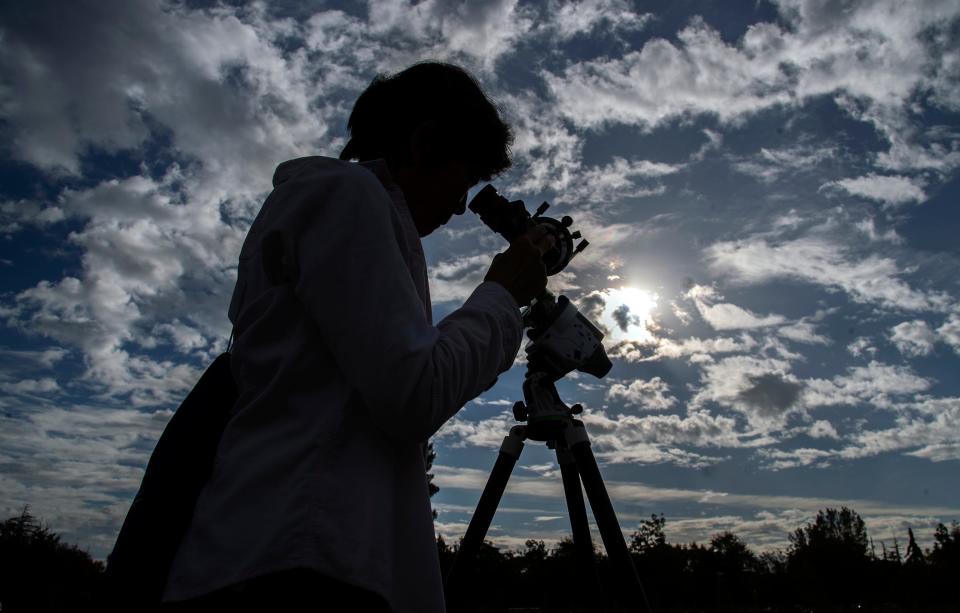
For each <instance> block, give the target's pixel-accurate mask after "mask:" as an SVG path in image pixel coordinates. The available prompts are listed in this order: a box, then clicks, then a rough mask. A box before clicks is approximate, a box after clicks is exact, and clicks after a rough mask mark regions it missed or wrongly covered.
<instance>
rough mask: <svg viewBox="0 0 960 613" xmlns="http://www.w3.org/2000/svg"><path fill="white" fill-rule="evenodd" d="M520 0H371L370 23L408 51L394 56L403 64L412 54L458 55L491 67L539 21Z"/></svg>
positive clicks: (376, 31)
mask: <svg viewBox="0 0 960 613" xmlns="http://www.w3.org/2000/svg"><path fill="white" fill-rule="evenodd" d="M518 5H519V2H518V1H517V0H490V1H488V2H466V3H465V2H456V1H451V0H426V1H424V2H418V3H416V4H415V5H412V6H411V4H410V3H409V2H407V1H406V0H373V1H371V2H369V3H368V4H367V10H368V14H367V21H366V25H367V27H368V28H369V32H370V33H371V34H374V35H375V36H377V37H378V38H380V39H383V40H389V39H392V41H393V42H392V44H391V46H394V47H398V48H399V49H400V50H403V49H404V47H406V49H407V53H406V54H402V55H401V58H399V59H397V60H394V61H396V62H398V63H399V64H401V65H403V64H409V63H411V62H412V61H413V58H411V57H409V56H410V55H415V56H416V55H419V56H420V57H423V56H424V55H427V56H429V55H432V56H434V57H437V56H439V57H444V56H448V55H453V54H459V55H462V56H467V57H470V58H472V59H473V61H475V62H476V63H477V64H478V65H479V66H482V67H483V68H484V69H486V70H492V69H493V68H494V65H495V64H496V62H497V60H498V59H499V58H500V57H502V56H504V55H506V54H509V53H511V52H512V51H513V47H514V45H515V44H516V43H517V42H518V41H520V40H522V38H523V36H524V35H525V34H527V33H528V32H529V31H530V30H531V29H532V27H533V25H534V23H535V19H534V17H535V16H534V15H533V14H532V13H531V12H529V11H527V10H524V9H522V8H520V7H519V6H518ZM400 41H403V42H406V43H407V44H406V45H402V44H398V43H399V42H400ZM411 51H413V52H414V53H413V54H411V53H410V52H411Z"/></svg>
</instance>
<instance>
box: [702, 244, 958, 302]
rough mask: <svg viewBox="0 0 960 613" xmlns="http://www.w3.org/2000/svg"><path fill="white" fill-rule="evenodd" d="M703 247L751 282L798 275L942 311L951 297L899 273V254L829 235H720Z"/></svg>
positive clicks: (859, 294) (716, 265)
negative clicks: (858, 249) (863, 252)
mask: <svg viewBox="0 0 960 613" xmlns="http://www.w3.org/2000/svg"><path fill="white" fill-rule="evenodd" d="M704 253H705V255H706V258H707V261H708V264H709V266H710V268H711V269H712V270H713V271H714V272H716V273H718V274H721V275H724V276H726V277H728V278H729V279H731V280H732V281H734V282H738V283H743V284H747V285H754V284H758V283H764V282H767V281H773V280H777V279H796V280H800V281H806V282H809V283H814V284H817V285H822V286H824V287H827V288H833V289H840V290H842V291H844V292H846V293H847V294H848V295H849V296H850V298H852V299H853V300H854V301H856V302H865V303H874V304H878V305H880V306H884V307H888V308H895V309H904V310H910V311H942V310H945V309H946V308H948V305H949V304H950V303H951V300H950V298H949V297H948V296H947V295H946V294H943V293H938V292H923V291H919V290H915V289H913V288H911V287H910V286H909V285H908V284H907V283H905V282H904V281H902V280H901V279H900V278H899V277H900V276H901V275H903V274H904V273H905V272H906V271H905V270H901V269H900V268H899V267H898V266H897V263H896V262H895V261H894V260H892V259H890V258H887V257H883V256H879V255H875V254H873V255H867V256H864V257H856V256H855V255H854V254H853V253H851V252H850V250H849V249H848V248H847V247H845V246H843V245H841V244H839V243H836V242H834V241H832V240H830V239H828V238H826V237H820V236H805V237H801V238H796V239H792V240H784V241H770V240H768V239H766V238H763V237H752V238H747V239H741V240H734V241H721V242H717V243H714V244H713V245H711V246H709V247H707V248H706V249H705V250H704Z"/></svg>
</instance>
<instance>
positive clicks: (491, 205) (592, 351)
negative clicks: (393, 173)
mask: <svg viewBox="0 0 960 613" xmlns="http://www.w3.org/2000/svg"><path fill="white" fill-rule="evenodd" d="M549 206H550V205H549V204H547V203H546V202H544V203H543V204H541V205H540V207H539V208H538V209H537V211H536V213H534V214H533V215H530V214H529V213H528V212H527V209H526V207H525V206H524V204H523V201H522V200H514V201H512V202H510V201H507V199H506V198H504V197H503V196H501V195H500V194H498V193H497V190H496V189H495V188H494V187H493V186H492V185H487V186H486V187H484V188H483V189H482V190H480V192H479V193H478V194H477V195H476V196H474V198H473V200H472V201H471V202H470V205H469V208H470V210H471V211H473V212H474V213H477V214H478V215H480V220H481V221H483V223H485V224H486V225H487V226H488V227H489V228H490V229H492V230H493V231H494V232H496V233H498V234H500V235H501V236H503V237H504V238H505V239H507V240H508V241H511V240H513V239H514V238H516V237H517V236H520V235H522V234H524V233H526V232H527V231H528V230H530V229H531V228H533V227H534V226H538V225H539V226H543V227H545V228H546V229H547V231H548V232H550V233H551V234H553V236H554V238H555V241H554V246H553V248H551V249H550V251H547V252H546V253H544V254H543V263H544V266H545V267H546V269H547V274H548V275H554V274H556V273H558V272H560V271H561V270H563V269H564V268H566V267H567V264H569V263H570V260H572V259H573V257H574V256H575V255H577V254H578V253H580V252H581V251H583V250H584V249H585V248H586V247H587V245H588V244H589V243H588V242H587V241H586V240H581V241H580V243H579V244H577V246H576V247H574V246H573V242H574V240H575V239H580V238H581V236H580V232H570V230H569V228H570V226H571V225H573V219H572V218H571V217H570V216H568V215H565V216H564V217H562V218H561V219H560V220H556V219H554V218H552V217H546V216H544V215H543V213H544V212H545V211H546V210H547V208H549ZM523 323H524V327H526V328H527V338H529V339H530V342H528V343H527V345H526V347H525V348H524V350H525V352H526V355H527V374H526V377H525V378H524V383H523V397H524V400H525V401H526V402H523V401H518V402H517V403H516V404H515V405H514V407H513V415H514V417H515V418H516V419H517V421H526V422H527V427H526V428H527V432H526V437H527V438H529V439H531V440H539V441H548V442H553V441H556V439H557V437H558V436H560V434H561V433H562V431H563V429H564V428H565V427H566V426H567V424H568V422H569V421H570V420H571V419H572V416H573V415H576V414H577V413H579V412H580V411H581V410H582V409H583V407H582V406H581V405H579V404H575V405H573V406H572V407H568V406H567V405H566V404H564V402H563V401H562V400H561V399H560V395H559V394H558V393H557V388H556V382H557V381H559V380H560V379H562V378H563V377H565V376H566V375H568V374H569V373H571V372H573V371H574V370H576V371H579V372H583V373H586V374H590V375H593V376H594V377H597V378H598V379H599V378H602V377H604V376H606V374H607V373H608V372H610V368H611V367H612V364H611V362H610V358H609V357H607V354H606V351H605V350H604V348H603V343H602V342H601V341H602V340H603V332H601V331H600V330H599V328H597V326H596V325H594V324H593V323H592V322H591V321H590V320H588V319H587V318H586V317H584V316H583V314H582V313H580V312H579V311H578V310H577V308H576V307H575V306H574V305H573V303H571V302H570V300H569V299H568V298H567V297H566V296H559V297H555V296H554V295H553V294H552V293H550V292H549V291H545V292H544V293H543V295H541V296H540V297H539V298H537V299H536V300H534V301H533V303H532V304H530V305H529V306H528V307H526V308H525V309H524V311H523Z"/></svg>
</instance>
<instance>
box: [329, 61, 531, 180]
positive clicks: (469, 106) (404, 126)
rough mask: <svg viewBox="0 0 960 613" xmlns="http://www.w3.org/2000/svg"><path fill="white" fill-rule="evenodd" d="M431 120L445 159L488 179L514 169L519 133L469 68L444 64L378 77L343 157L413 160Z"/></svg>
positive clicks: (352, 122) (353, 121)
mask: <svg viewBox="0 0 960 613" xmlns="http://www.w3.org/2000/svg"><path fill="white" fill-rule="evenodd" d="M425 122H436V125H437V128H438V129H437V130H436V134H437V136H438V137H439V139H440V142H439V143H438V145H439V146H440V148H441V149H442V151H438V152H437V153H438V156H439V158H440V159H444V158H452V159H460V160H463V161H465V162H467V163H468V164H470V165H471V166H472V167H473V169H474V170H475V171H476V172H477V173H478V174H479V175H480V176H479V178H480V179H482V180H484V181H489V180H490V178H491V177H492V176H494V175H496V174H499V173H500V172H503V171H504V170H506V169H507V168H509V167H510V145H511V144H512V143H513V135H512V133H511V131H510V127H509V126H508V125H507V124H506V123H505V122H504V121H503V119H502V118H501V116H500V112H499V110H498V109H497V107H496V105H494V103H493V102H491V101H490V99H489V98H487V96H486V94H484V92H483V90H482V89H481V88H480V85H479V84H478V83H477V81H476V80H475V79H474V78H473V77H472V76H470V74H468V73H467V72H466V71H465V70H463V69H462V68H459V67H457V66H453V65H451V64H444V63H440V62H421V63H418V64H414V65H413V66H411V67H409V68H407V69H406V70H403V71H402V72H398V73H396V74H394V75H389V76H388V75H378V76H377V77H376V78H375V79H374V80H373V82H372V83H370V85H369V86H368V87H367V89H365V90H364V91H363V93H362V94H360V97H359V98H357V101H356V103H355V104H354V105H353V111H351V113H350V119H349V120H348V121H347V129H348V130H349V131H350V141H349V142H348V143H347V145H346V147H344V149H343V152H342V153H341V154H340V159H342V160H350V159H357V160H361V161H363V160H371V159H376V158H387V159H392V160H397V161H407V160H409V158H410V155H411V152H410V143H411V137H412V136H413V133H414V131H415V130H416V129H417V127H418V126H420V125H421V124H423V123H425Z"/></svg>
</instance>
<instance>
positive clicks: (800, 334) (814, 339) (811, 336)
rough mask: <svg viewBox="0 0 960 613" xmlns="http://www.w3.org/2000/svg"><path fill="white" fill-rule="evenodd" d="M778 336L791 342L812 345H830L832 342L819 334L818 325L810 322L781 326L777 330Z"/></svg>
mask: <svg viewBox="0 0 960 613" xmlns="http://www.w3.org/2000/svg"><path fill="white" fill-rule="evenodd" d="M777 334H778V335H779V336H782V337H784V338H787V339H790V340H791V341H796V342H798V343H806V344H810V345H829V344H830V342H831V341H830V339H829V338H828V337H826V336H824V335H822V334H818V333H817V326H816V324H814V323H813V322H810V321H798V322H794V323H792V324H789V325H786V326H781V327H780V328H778V329H777Z"/></svg>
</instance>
